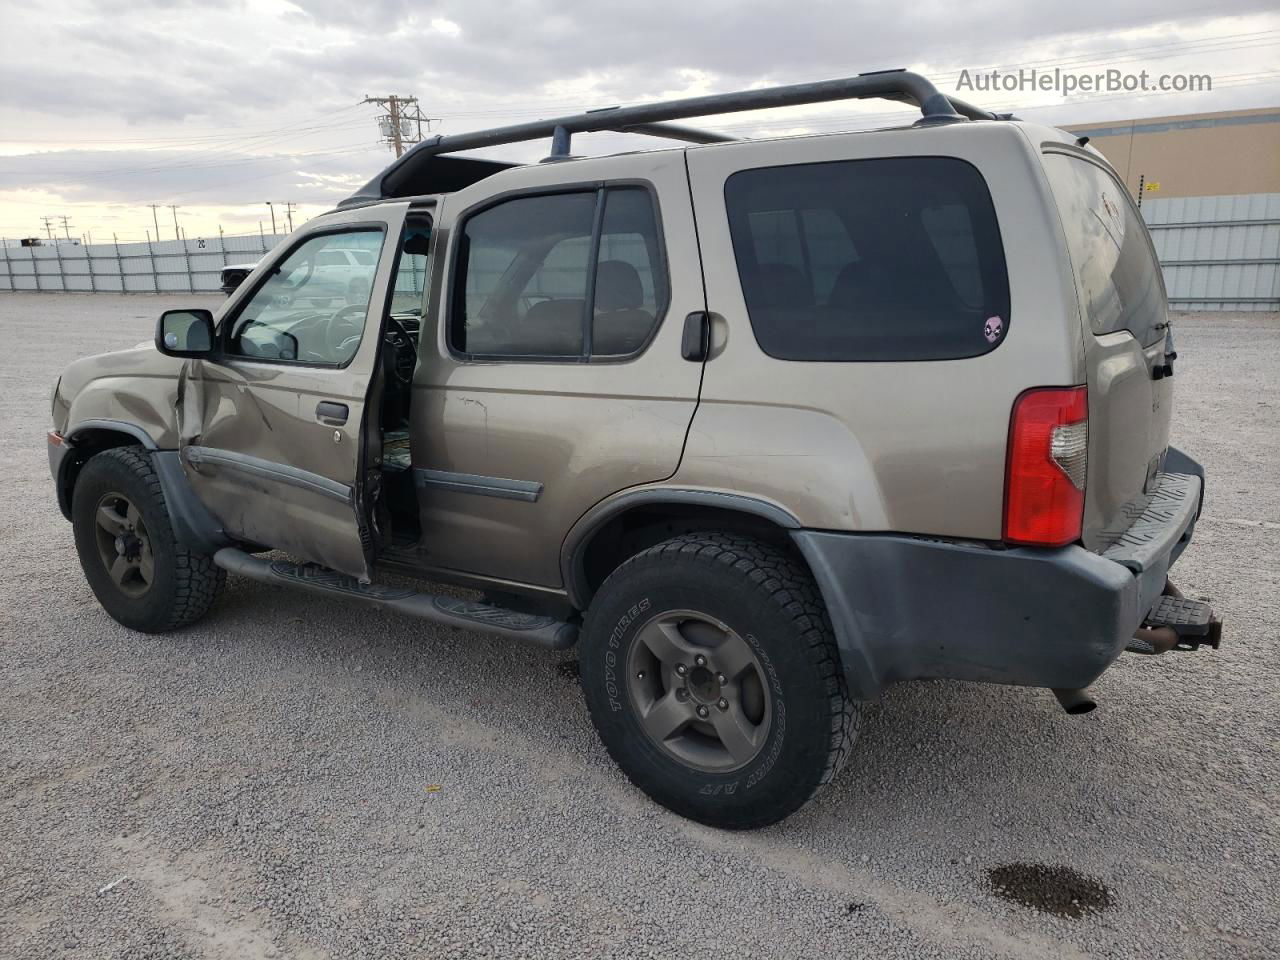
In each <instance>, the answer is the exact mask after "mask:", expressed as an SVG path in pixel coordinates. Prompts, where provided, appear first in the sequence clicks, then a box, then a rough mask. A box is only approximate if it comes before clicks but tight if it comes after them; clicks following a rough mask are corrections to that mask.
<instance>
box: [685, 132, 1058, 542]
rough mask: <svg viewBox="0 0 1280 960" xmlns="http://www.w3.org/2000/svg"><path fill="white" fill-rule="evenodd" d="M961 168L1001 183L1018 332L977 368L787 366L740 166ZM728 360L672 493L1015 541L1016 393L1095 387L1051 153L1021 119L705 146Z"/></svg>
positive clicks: (823, 518) (695, 161)
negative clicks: (748, 284)
mask: <svg viewBox="0 0 1280 960" xmlns="http://www.w3.org/2000/svg"><path fill="white" fill-rule="evenodd" d="M911 156H948V157H957V158H959V159H962V160H966V161H968V162H969V163H971V164H973V165H974V166H975V167H976V168H977V169H978V170H979V172H980V173H981V174H982V176H983V178H984V179H985V180H986V183H987V186H988V189H989V190H990V192H991V197H992V202H993V204H994V206H995V210H996V216H997V218H998V220H999V224H1000V232H1001V240H1002V244H1003V247H1004V255H1005V259H1006V262H1007V266H1008V274H1009V288H1010V315H1009V317H1007V318H1006V320H1007V321H1008V332H1007V334H1006V336H1005V339H1004V340H1003V342H1001V344H1000V345H999V346H998V347H997V348H996V349H995V350H993V351H991V352H990V353H987V354H985V355H983V356H980V357H974V358H971V359H965V360H945V361H925V362H906V363H900V362H886V363H827V362H797V361H788V360H778V359H775V358H773V357H770V356H768V355H767V354H765V353H764V352H763V351H762V350H761V349H760V348H759V346H758V345H757V343H756V340H755V337H754V335H753V333H752V329H751V325H750V322H749V320H748V317H747V312H746V306H745V303H744V300H743V295H742V290H741V286H740V282H739V278H738V273H737V268H736V263H735V259H734V252H733V246H732V243H731V239H730V234H729V224H728V218H727V215H726V211H725V201H724V185H725V181H726V179H727V178H728V177H729V176H730V175H732V174H733V173H735V172H737V171H738V170H746V169H753V168H756V167H762V166H769V165H775V164H799V163H815V162H823V161H831V160H843V159H850V160H852V159H863V158H870V157H911ZM689 164H690V171H691V177H692V181H693V187H694V205H695V211H696V214H697V218H698V225H699V232H700V237H701V240H702V249H703V255H704V269H705V273H706V283H707V296H708V303H709V305H710V308H711V310H712V312H713V314H715V321H714V327H715V333H714V336H713V355H712V358H711V360H710V361H709V362H708V364H707V367H706V372H705V377H704V382H703V390H702V397H701V402H700V405H699V407H698V411H697V414H696V416H695V417H694V422H693V425H692V428H691V430H690V433H689V439H688V443H687V446H686V449H685V456H684V459H683V461H682V462H681V465H680V469H679V471H678V472H677V474H676V476H675V477H674V478H673V479H672V482H673V483H675V484H678V485H680V486H683V487H694V488H703V489H711V490H724V491H739V492H750V493H751V494H752V495H755V496H757V497H763V498H766V499H768V500H770V501H772V502H774V503H776V504H777V505H779V506H781V507H783V508H784V509H786V510H787V511H789V512H790V513H791V514H793V515H794V516H795V517H796V518H797V520H798V521H799V522H800V523H801V524H802V525H803V526H806V527H813V528H820V529H829V530H858V531H897V532H909V533H919V534H931V535H935V536H947V537H957V538H973V539H987V540H991V539H998V538H999V537H1000V535H1001V522H1002V517H1003V503H1004V469H1005V448H1006V444H1007V440H1008V430H1009V415H1010V411H1011V408H1012V405H1013V402H1014V399H1015V398H1016V397H1017V396H1018V394H1019V393H1021V392H1022V391H1023V390H1025V389H1027V388H1028V387H1032V386H1049V385H1073V384H1077V383H1081V382H1083V372H1082V371H1083V368H1082V353H1083V345H1082V341H1081V332H1080V325H1079V320H1078V308H1077V304H1076V294H1075V289H1074V283H1073V278H1072V274H1071V270H1070V265H1069V261H1068V259H1067V254H1066V249H1065V245H1064V242H1063V239H1062V236H1061V231H1060V229H1059V227H1058V224H1057V220H1056V216H1057V215H1056V212H1055V210H1054V208H1053V205H1052V201H1051V199H1050V197H1049V196H1048V194H1047V190H1048V186H1047V183H1046V182H1045V180H1044V178H1043V175H1042V174H1041V171H1040V168H1039V158H1038V154H1037V152H1036V151H1035V149H1034V148H1033V147H1032V145H1031V143H1030V141H1029V140H1028V138H1027V137H1026V136H1024V135H1023V134H1022V133H1021V132H1020V130H1019V128H1018V126H1017V125H1015V124H1011V123H999V122H974V123H965V124H954V125H949V126H942V127H932V128H916V129H906V130H896V131H883V132H876V133H858V134H838V135H831V136H821V137H808V138H793V139H787V140H778V141H770V142H764V143H761V142H754V143H749V144H747V143H743V144H727V145H717V146H714V147H705V148H696V149H691V150H690V151H689Z"/></svg>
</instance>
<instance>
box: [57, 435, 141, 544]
mask: <svg viewBox="0 0 1280 960" xmlns="http://www.w3.org/2000/svg"><path fill="white" fill-rule="evenodd" d="M63 442H64V443H66V444H67V446H68V447H69V452H68V455H67V456H65V457H63V458H62V463H61V464H59V466H58V476H57V477H56V478H55V482H56V486H57V494H58V509H59V510H61V511H62V515H63V516H64V517H66V518H67V519H68V520H70V519H71V497H72V495H73V494H74V492H75V486H76V479H77V478H78V477H79V476H80V470H81V468H82V467H83V466H84V465H85V464H86V463H87V462H88V460H89V458H90V457H92V456H93V455H94V454H98V453H101V452H102V451H103V450H110V449H112V448H113V447H131V446H136V445H141V446H143V447H145V448H146V449H147V450H155V449H156V442H155V441H154V440H153V439H151V436H150V434H148V433H147V431H145V430H143V429H142V428H141V427H139V426H138V425H137V424H133V423H126V422H125V421H123V420H82V421H80V423H78V424H76V425H75V426H74V427H73V428H72V429H70V430H68V431H67V433H66V434H65V435H64V436H63Z"/></svg>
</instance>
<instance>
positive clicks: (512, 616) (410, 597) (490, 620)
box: [213, 547, 578, 650]
mask: <svg viewBox="0 0 1280 960" xmlns="http://www.w3.org/2000/svg"><path fill="white" fill-rule="evenodd" d="M213 562H214V563H216V564H217V565H218V566H220V567H221V568H222V569H223V570H226V571H228V572H230V573H235V574H239V575H240V576H242V577H248V578H249V579H251V580H260V581H262V582H263V583H274V584H280V585H282V586H290V587H300V588H301V589H303V590H309V591H310V592H312V593H319V594H324V595H325V596H329V597H337V598H341V599H344V600H359V601H363V602H364V603H368V604H372V605H373V606H377V607H383V608H384V609H387V610H395V611H397V612H398V613H404V614H408V615H409V616H411V617H418V618H419V619H421V620H430V621H432V622H433V623H439V624H443V625H444V626H447V627H457V628H458V629H459V630H475V631H477V632H479V633H487V634H490V635H492V636H495V637H504V638H506V639H509V640H523V641H524V642H525V643H534V644H537V645H538V646H540V647H547V648H549V649H551V650H567V649H568V648H569V647H572V646H573V645H574V644H575V643H577V641H578V628H577V627H576V626H575V625H573V624H571V623H565V622H564V621H563V620H557V619H555V618H554V617H546V616H539V615H537V614H531V613H520V612H518V611H515V610H507V609H505V608H504V607H495V606H493V605H491V604H488V603H476V602H475V601H474V600H461V599H459V598H457V597H446V596H441V595H439V594H433V593H420V592H418V591H416V590H411V589H409V588H407V587H393V586H386V585H384V584H377V583H361V582H360V581H359V580H356V579H355V578H354V577H348V576H347V575H346V574H344V573H338V572H337V571H334V570H328V569H326V568H324V567H320V566H316V565H314V564H301V563H288V562H286V561H281V560H263V559H261V558H259V557H255V556H252V555H251V554H248V553H245V552H244V551H243V550H238V549H236V548H235V547H225V548H223V549H222V550H219V551H218V552H217V553H215V554H214V555H213Z"/></svg>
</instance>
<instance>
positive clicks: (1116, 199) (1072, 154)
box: [1044, 146, 1173, 551]
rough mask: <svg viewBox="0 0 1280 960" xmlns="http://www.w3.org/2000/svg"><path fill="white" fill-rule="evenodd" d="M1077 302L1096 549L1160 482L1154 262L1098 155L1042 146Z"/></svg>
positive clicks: (1162, 349) (1167, 399)
mask: <svg viewBox="0 0 1280 960" xmlns="http://www.w3.org/2000/svg"><path fill="white" fill-rule="evenodd" d="M1044 164H1045V172H1046V173H1047V174H1048V177H1049V183H1050V185H1051V186H1052V188H1053V195H1054V199H1055V201H1056V202H1057V205H1058V212H1059V214H1060V216H1061V219H1062V228H1063V232H1064V234H1065V235H1066V240H1067V249H1068V251H1069V252H1070V255H1071V263H1072V268H1073V270H1074V272H1075V279H1076V286H1077V292H1078V296H1079V302H1080V312H1081V323H1082V326H1083V331H1082V332H1083V337H1084V361H1085V377H1086V383H1087V385H1088V388H1089V461H1088V474H1087V477H1086V486H1085V504H1084V526H1083V540H1084V544H1085V546H1086V547H1088V548H1090V549H1092V550H1096V551H1102V550H1105V549H1107V548H1108V547H1109V546H1111V545H1112V544H1114V543H1115V542H1116V541H1117V540H1118V539H1119V538H1120V537H1121V536H1122V535H1123V534H1124V532H1125V531H1126V530H1127V529H1128V528H1129V526H1130V525H1131V524H1132V523H1133V521H1134V520H1136V519H1137V518H1138V517H1139V516H1141V515H1142V513H1143V512H1144V511H1145V510H1146V508H1147V506H1148V504H1149V503H1150V501H1151V497H1152V495H1153V494H1154V493H1155V492H1156V490H1157V488H1158V485H1159V478H1160V475H1161V473H1162V471H1163V468H1164V456H1165V452H1166V450H1167V449H1168V446H1169V420H1170V414H1171V412H1172V407H1173V380H1172V379H1171V377H1172V374H1171V372H1170V371H1171V370H1172V357H1171V354H1172V346H1170V345H1169V344H1170V340H1169V337H1168V333H1169V323H1168V303H1167V301H1166V299H1165V291H1164V281H1163V279H1162V277H1161V275H1160V264H1159V262H1158V261H1157V259H1156V255H1155V251H1154V249H1153V248H1152V246H1151V240H1150V237H1149V236H1148V234H1147V228H1146V225H1145V224H1144V223H1143V221H1142V216H1141V214H1140V213H1139V212H1138V210H1137V208H1136V207H1135V206H1134V204H1133V201H1132V200H1131V199H1130V197H1129V193H1128V191H1127V190H1126V189H1125V188H1124V186H1123V185H1122V184H1121V183H1120V181H1119V180H1118V179H1117V178H1116V176H1115V174H1114V173H1113V172H1112V171H1111V168H1110V167H1108V166H1106V164H1105V162H1104V161H1102V160H1101V158H1100V157H1098V156H1096V154H1090V153H1086V152H1085V151H1083V150H1073V149H1060V148H1058V147H1056V146H1055V147H1053V148H1047V149H1046V151H1045V157H1044Z"/></svg>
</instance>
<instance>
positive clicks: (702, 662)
mask: <svg viewBox="0 0 1280 960" xmlns="http://www.w3.org/2000/svg"><path fill="white" fill-rule="evenodd" d="M693 662H694V664H695V665H697V666H699V667H705V666H706V665H707V658H706V657H704V656H703V655H702V654H698V655H697V656H696V657H694V658H693Z"/></svg>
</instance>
